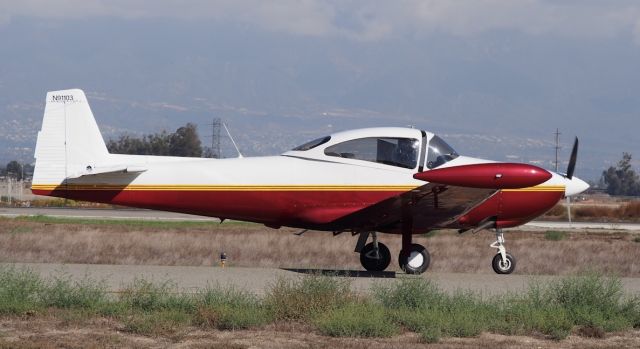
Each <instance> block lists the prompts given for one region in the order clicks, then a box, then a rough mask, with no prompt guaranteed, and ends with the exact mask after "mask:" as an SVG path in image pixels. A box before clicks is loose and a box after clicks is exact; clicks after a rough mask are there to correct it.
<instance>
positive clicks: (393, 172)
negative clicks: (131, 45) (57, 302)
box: [32, 89, 588, 274]
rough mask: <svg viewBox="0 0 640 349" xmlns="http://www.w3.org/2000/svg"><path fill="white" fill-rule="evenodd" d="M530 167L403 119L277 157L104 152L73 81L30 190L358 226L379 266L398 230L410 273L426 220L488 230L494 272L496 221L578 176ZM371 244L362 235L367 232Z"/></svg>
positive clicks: (421, 253)
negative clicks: (463, 146) (469, 152)
mask: <svg viewBox="0 0 640 349" xmlns="http://www.w3.org/2000/svg"><path fill="white" fill-rule="evenodd" d="M577 147H578V141H577V138H576V142H575V144H574V147H573V151H572V154H571V159H570V161H569V167H568V170H567V173H566V174H559V173H554V172H550V171H547V170H545V169H542V168H539V167H536V166H532V165H529V164H519V163H501V162H493V161H489V160H483V159H476V158H472V157H467V156H462V155H459V154H458V153H456V151H455V150H453V148H451V147H450V146H449V145H448V144H447V143H445V142H444V141H443V140H442V139H441V138H440V137H438V136H437V135H434V134H433V133H430V132H427V131H421V130H418V129H412V128H393V127H382V128H366V129H359V130H352V131H345V132H338V133H334V134H332V135H329V136H326V137H322V138H319V139H316V140H313V141H311V142H308V143H305V144H303V145H301V146H298V147H296V148H294V149H292V150H290V151H288V152H285V153H283V154H281V155H279V156H264V157H247V158H234V159H207V158H181V157H170V156H145V155H122V154H110V153H109V152H108V150H107V147H106V146H105V142H104V140H103V138H102V135H101V134H100V130H99V129H98V126H97V124H96V121H95V119H94V117H93V114H92V112H91V109H90V108H89V104H88V102H87V99H86V97H85V94H84V93H83V92H82V91H81V90H77V89H74V90H63V91H53V92H49V93H48V94H47V100H46V107H45V111H44V119H43V122H42V129H41V130H40V132H39V133H38V141H37V144H36V150H35V158H36V165H35V173H34V176H33V185H32V191H33V193H34V194H38V195H48V196H56V197H63V198H70V199H75V200H85V201H93V202H102V203H109V204H116V205H124V206H131V207H140V208H148V209H154V210H164V211H174V212H183V213H190V214H196V215H203V216H211V217H219V218H221V219H234V220H242V221H250V222H257V223H262V224H264V225H266V226H268V227H272V228H279V227H281V226H288V227H297V228H301V229H314V230H322V231H331V232H334V234H338V233H341V232H351V233H352V234H353V235H356V234H359V238H358V241H357V244H356V252H359V253H360V261H361V263H362V266H363V267H364V268H365V269H366V270H370V271H382V270H385V269H386V268H387V267H388V266H389V263H390V261H391V253H390V252H389V249H388V248H387V247H386V246H385V245H384V244H383V243H381V242H379V241H378V234H377V233H379V232H380V233H391V234H400V235H401V236H402V249H401V251H400V253H399V258H398V260H399V264H400V267H401V269H403V270H404V271H406V272H407V273H412V274H420V273H422V272H424V271H425V270H426V269H427V267H428V266H429V262H430V256H429V253H428V251H427V250H426V249H425V248H424V247H423V246H421V245H419V244H414V243H412V235H414V234H421V233H425V232H428V231H430V230H433V229H442V228H455V229H459V230H460V231H461V232H464V231H479V230H482V229H493V230H495V232H496V241H495V242H494V243H493V244H491V247H493V248H496V249H497V251H498V253H497V254H496V255H495V257H494V258H493V262H492V265H493V269H494V270H495V272H496V273H499V274H509V273H511V272H513V270H514V268H515V264H516V260H515V258H514V257H513V256H511V255H510V254H509V253H507V252H506V249H505V245H504V235H503V232H502V229H503V228H507V227H515V226H518V225H521V224H524V223H526V222H528V221H530V220H532V219H534V218H536V217H538V216H540V215H541V214H543V213H545V212H546V211H547V210H549V209H551V208H552V207H553V206H554V205H555V204H556V203H557V202H558V201H559V200H560V199H562V198H563V197H565V196H571V195H576V194H578V193H581V192H582V191H584V190H586V189H587V188H588V185H587V184H586V183H585V182H584V181H582V180H580V179H579V178H577V177H574V176H573V172H574V168H575V163H576V156H577ZM370 236H371V237H372V239H371V240H372V242H370V243H368V244H367V241H368V240H369V237H370Z"/></svg>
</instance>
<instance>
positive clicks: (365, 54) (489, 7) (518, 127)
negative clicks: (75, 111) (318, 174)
mask: <svg viewBox="0 0 640 349" xmlns="http://www.w3.org/2000/svg"><path fill="white" fill-rule="evenodd" d="M69 87H80V88H83V89H85V90H86V91H87V93H88V94H89V99H90V101H92V107H93V108H94V112H95V114H96V117H97V118H98V121H99V123H100V124H101V129H102V130H103V133H107V134H109V132H112V133H111V134H113V133H114V132H116V133H117V132H119V131H124V130H133V131H142V132H144V131H157V128H168V129H172V128H174V129H175V127H176V126H178V125H180V124H183V123H184V122H185V121H189V120H191V121H195V122H198V123H201V124H202V125H204V124H205V122H206V120H210V117H211V115H212V114H216V113H217V115H222V116H224V117H225V118H229V119H231V120H232V121H235V122H237V123H239V124H240V125H241V127H239V128H241V129H243V130H246V133H247V134H250V135H252V138H253V139H252V141H256V142H258V141H261V142H263V143H267V144H271V145H272V147H271V148H268V149H266V150H264V149H263V150H264V151H266V152H277V151H280V150H283V149H282V148H285V147H288V146H290V145H291V144H289V143H297V142H299V141H300V140H302V139H304V138H308V137H312V136H315V135H319V134H323V133H326V132H329V131H331V130H335V129H340V128H347V127H366V126H379V125H394V126H404V125H408V124H412V125H416V126H418V127H424V128H427V129H430V130H433V131H436V132H438V133H443V134H447V135H449V136H450V139H452V143H454V144H456V145H457V146H458V147H459V148H462V150H463V151H467V152H469V153H471V154H470V155H477V156H492V157H494V158H497V159H498V160H501V159H504V158H505V157H506V156H509V158H510V159H511V158H514V157H515V156H520V155H521V154H525V155H524V156H522V158H521V160H523V161H526V160H532V159H538V158H539V157H540V156H541V155H540V154H547V153H548V154H552V151H551V148H550V147H551V146H552V144H551V143H550V142H551V140H552V135H551V134H552V132H553V131H555V129H556V127H558V128H560V129H561V131H562V132H563V140H564V143H563V145H565V149H563V151H564V152H565V153H566V152H568V150H567V149H566V148H568V147H569V143H570V142H571V139H572V137H573V135H578V136H580V137H581V140H582V148H581V156H580V159H581V162H579V166H578V170H584V171H588V172H589V173H590V175H591V176H593V177H595V176H597V173H598V172H599V171H601V169H602V168H603V167H605V166H607V165H608V164H611V163H614V162H616V161H617V160H618V159H619V158H620V155H621V153H622V152H623V151H628V152H632V153H634V154H637V155H636V156H635V158H636V159H638V158H640V140H639V137H638V136H637V130H638V129H639V128H640V96H639V92H638V91H640V1H590V0H585V1H578V0H576V1H573V0H566V1H542V0H529V1H527V0H523V1H513V0H510V1H498V0H486V1H482V0H477V1H427V0H425V1H402V0H399V1H348V0H345V1H305V0H301V1H292V0H283V1H264V0H254V1H237V0H229V1H152V0H144V1H135V0H133V1H132V0H128V1H97V0H66V1H44V0H41V1H29V0H22V1H4V0H0V111H3V110H4V112H2V113H1V114H0V122H3V120H5V121H4V122H5V124H7V122H9V121H11V120H16V119H18V120H22V119H28V120H35V121H33V122H34V123H38V122H39V119H40V118H41V113H42V100H43V98H44V94H45V92H46V91H47V90H51V89H60V88H69ZM327 115H328V116H329V117H326V118H325V116H327ZM330 116H333V117H330ZM352 116H357V119H354V118H352ZM234 118H235V119H234ZM256 118H257V119H256ZM279 118H282V119H279ZM7 120H9V121H7ZM132 120H135V121H136V122H131V121H132ZM11 122H15V121H11ZM23 124H25V125H30V124H28V123H26V122H25V123H23ZM38 125H39V124H38ZM252 128H253V129H252ZM29 129H37V126H33V127H32V126H29ZM267 129H268V130H270V132H271V133H272V134H274V135H278V136H277V137H278V138H279V139H281V138H282V137H281V136H280V134H281V133H285V132H287V131H295V133H296V136H292V138H291V140H289V142H288V143H287V142H282V143H277V142H274V141H272V140H270V139H268V138H259V136H256V135H260V134H261V133H264V132H263V131H264V130H267ZM29 137H31V138H29V139H28V140H25V141H24V142H23V143H24V145H22V143H21V145H20V147H22V148H25V149H26V148H29V146H30V144H31V143H34V142H35V130H34V132H33V134H32V135H30V136H29ZM265 137H266V136H265ZM474 137H475V138H474ZM492 137H497V138H492ZM500 137H502V138H500ZM508 137H511V138H512V139H511V140H510V141H509V140H507V139H506V138H508ZM5 138H6V139H0V143H1V142H9V141H7V139H9V138H11V137H9V138H7V137H5ZM469 139H476V140H477V142H475V141H474V142H475V143H474V142H471V141H468V140H469ZM519 139H524V141H522V142H519ZM11 140H12V141H13V138H11ZM16 142H17V141H16ZM478 142H480V143H478ZM501 142H502V143H503V146H502V148H500V146H499V145H496V144H494V143H501ZM18 143H19V142H18ZM30 151H31V149H26V150H25V152H30ZM260 152H261V151H260V150H256V153H260ZM527 154H529V155H527ZM0 155H1V154H0ZM564 155H565V157H566V155H567V154H564ZM636 164H637V162H636Z"/></svg>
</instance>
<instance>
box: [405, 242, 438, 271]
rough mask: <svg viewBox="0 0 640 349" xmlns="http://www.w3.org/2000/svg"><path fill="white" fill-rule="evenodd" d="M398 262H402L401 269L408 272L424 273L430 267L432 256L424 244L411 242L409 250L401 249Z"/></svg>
mask: <svg viewBox="0 0 640 349" xmlns="http://www.w3.org/2000/svg"><path fill="white" fill-rule="evenodd" d="M398 263H399V264H400V269H402V270H404V272H405V273H407V274H415V275H417V274H422V273H424V272H425V271H426V270H427V268H429V263H431V256H430V255H429V251H427V249H426V248H424V246H422V245H419V244H411V247H410V248H409V251H404V250H403V251H400V256H399V257H398Z"/></svg>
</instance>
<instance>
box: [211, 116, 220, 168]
mask: <svg viewBox="0 0 640 349" xmlns="http://www.w3.org/2000/svg"><path fill="white" fill-rule="evenodd" d="M221 126H222V119H220V118H214V119H213V120H212V122H211V157H212V158H215V159H220V158H222V150H221V149H220V127H221Z"/></svg>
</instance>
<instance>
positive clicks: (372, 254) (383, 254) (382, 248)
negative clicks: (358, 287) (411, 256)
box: [359, 232, 391, 271]
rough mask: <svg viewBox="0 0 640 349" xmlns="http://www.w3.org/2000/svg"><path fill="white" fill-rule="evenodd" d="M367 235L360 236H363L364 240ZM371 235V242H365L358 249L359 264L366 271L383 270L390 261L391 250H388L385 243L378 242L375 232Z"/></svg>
mask: <svg viewBox="0 0 640 349" xmlns="http://www.w3.org/2000/svg"><path fill="white" fill-rule="evenodd" d="M363 234H365V233H363ZM367 235H368V234H367ZM367 235H362V236H361V238H362V237H363V236H364V239H365V240H364V241H365V242H366V239H367ZM371 236H372V237H373V242H370V243H368V244H366V245H365V246H364V247H363V248H362V249H361V250H360V264H362V267H364V269H366V270H368V271H383V270H385V269H387V267H388V266H389V264H390V263H391V252H389V248H388V247H387V246H386V245H385V244H383V243H382V242H378V234H377V233H375V232H373V233H371ZM359 243H360V242H359Z"/></svg>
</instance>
